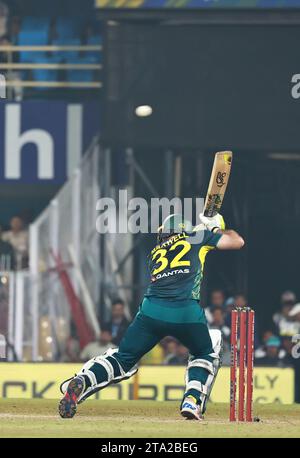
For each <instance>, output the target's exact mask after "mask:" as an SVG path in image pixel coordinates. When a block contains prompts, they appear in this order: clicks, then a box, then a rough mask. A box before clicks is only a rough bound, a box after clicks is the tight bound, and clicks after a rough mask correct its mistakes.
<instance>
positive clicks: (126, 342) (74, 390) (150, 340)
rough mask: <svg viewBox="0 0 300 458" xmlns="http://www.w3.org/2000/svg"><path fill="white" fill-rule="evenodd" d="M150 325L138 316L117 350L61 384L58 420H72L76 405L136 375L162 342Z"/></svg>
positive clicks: (99, 357) (113, 350)
mask: <svg viewBox="0 0 300 458" xmlns="http://www.w3.org/2000/svg"><path fill="white" fill-rule="evenodd" d="M153 321H154V320H152V319H151V318H148V317H145V316H144V315H142V314H141V313H138V314H137V315H136V317H135V319H134V321H133V322H132V324H131V325H130V326H129V328H128V329H127V332H126V334H125V336H124V338H123V339H122V341H121V343H120V347H119V349H110V350H108V351H107V352H106V353H105V354H104V355H101V356H97V357H95V358H92V359H91V360H89V361H88V362H87V363H85V364H84V366H83V367H82V369H81V371H80V372H79V373H78V374H77V375H75V377H72V378H71V379H68V380H66V381H65V382H63V383H62V385H61V392H62V393H63V395H64V396H63V398H62V400H61V401H60V403H59V408H58V410H59V414H60V416H61V417H63V418H72V417H73V416H74V415H75V413H76V409H77V404H79V403H81V402H83V401H84V400H85V399H87V398H88V397H89V396H91V395H92V394H94V393H96V392H97V391H99V390H101V389H103V388H105V387H106V386H108V385H110V384H112V383H118V382H121V381H122V380H126V379H128V378H130V377H131V376H132V375H134V374H135V373H136V372H137V370H138V368H137V363H138V361H139V360H140V359H141V357H142V356H143V355H144V354H145V353H148V351H150V350H151V349H152V348H153V347H154V346H155V345H156V344H157V343H158V342H159V341H160V339H161V338H162V336H161V335H159V333H158V332H157V329H156V328H155V326H153Z"/></svg>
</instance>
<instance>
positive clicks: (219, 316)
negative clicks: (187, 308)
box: [209, 307, 230, 341]
mask: <svg viewBox="0 0 300 458" xmlns="http://www.w3.org/2000/svg"><path fill="white" fill-rule="evenodd" d="M211 316H212V321H211V323H210V325H209V327H210V329H219V330H220V331H221V332H222V334H223V338H224V339H225V340H226V341H229V339H230V328H229V327H228V326H226V324H225V313H224V310H223V308H222V307H214V308H213V310H212V312H211Z"/></svg>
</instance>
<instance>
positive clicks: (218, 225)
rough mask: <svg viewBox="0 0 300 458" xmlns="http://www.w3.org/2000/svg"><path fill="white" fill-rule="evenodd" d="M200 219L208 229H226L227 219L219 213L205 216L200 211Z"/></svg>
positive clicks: (214, 230) (212, 230)
mask: <svg viewBox="0 0 300 458" xmlns="http://www.w3.org/2000/svg"><path fill="white" fill-rule="evenodd" d="M199 219H200V221H201V223H202V224H203V225H204V226H205V227H206V229H207V230H208V231H211V232H216V231H218V230H219V229H222V230H224V229H225V221H224V218H223V216H222V215H220V214H219V213H217V214H216V215H215V216H211V217H208V216H204V214H203V213H200V215H199Z"/></svg>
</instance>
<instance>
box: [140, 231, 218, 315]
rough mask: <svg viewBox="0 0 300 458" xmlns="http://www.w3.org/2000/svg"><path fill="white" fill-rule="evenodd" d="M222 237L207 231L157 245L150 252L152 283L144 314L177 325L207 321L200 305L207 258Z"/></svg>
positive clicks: (177, 237)
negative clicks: (176, 323)
mask: <svg viewBox="0 0 300 458" xmlns="http://www.w3.org/2000/svg"><path fill="white" fill-rule="evenodd" d="M196 237H197V238H196ZM221 237H222V234H213V233H212V232H210V231H207V230H204V231H199V232H197V233H194V235H190V234H186V233H182V234H175V235H173V236H171V237H169V238H168V239H167V240H165V241H163V242H162V243H160V244H158V245H156V246H155V247H154V248H153V250H152V251H151V253H150V259H149V269H150V273H151V282H150V284H149V286H148V288H147V291H146V293H145V298H144V301H143V303H142V306H141V311H142V312H143V313H145V314H146V315H148V316H150V317H152V318H156V319H161V320H164V321H171V322H178V323H180V322H195V321H199V320H202V319H204V320H205V317H204V318H203V316H204V314H203V311H202V309H201V308H200V307H199V305H198V302H199V300H200V288H201V280H202V277H203V269H204V263H205V257H206V255H207V253H208V252H209V251H210V250H212V249H214V248H215V247H216V245H217V243H218V241H219V240H220V238H221Z"/></svg>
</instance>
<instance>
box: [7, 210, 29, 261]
mask: <svg viewBox="0 0 300 458" xmlns="http://www.w3.org/2000/svg"><path fill="white" fill-rule="evenodd" d="M10 228H11V230H10V231H7V232H4V233H3V236H2V240H4V241H5V242H9V243H10V244H11V245H12V247H13V249H14V254H15V260H16V269H24V268H26V267H28V251H29V240H28V231H27V230H26V229H24V223H23V220H22V218H20V217H19V216H14V217H13V218H12V219H11V221H10Z"/></svg>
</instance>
